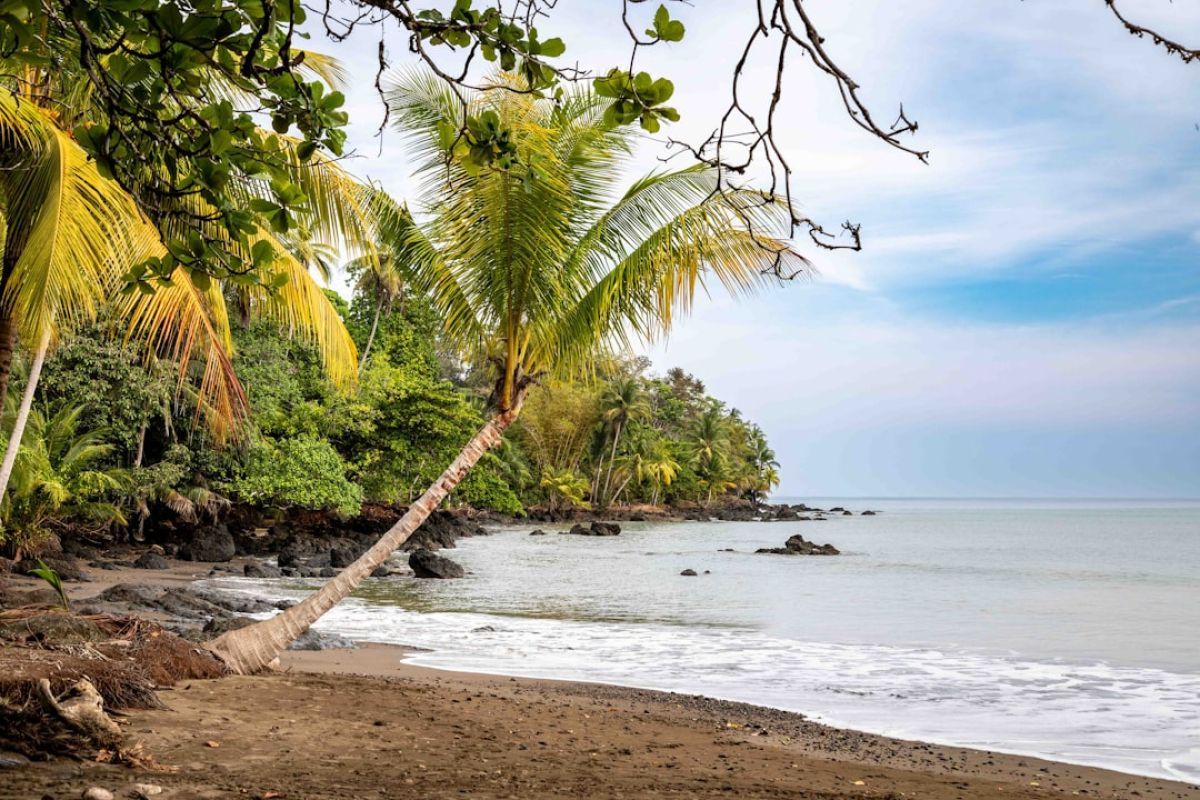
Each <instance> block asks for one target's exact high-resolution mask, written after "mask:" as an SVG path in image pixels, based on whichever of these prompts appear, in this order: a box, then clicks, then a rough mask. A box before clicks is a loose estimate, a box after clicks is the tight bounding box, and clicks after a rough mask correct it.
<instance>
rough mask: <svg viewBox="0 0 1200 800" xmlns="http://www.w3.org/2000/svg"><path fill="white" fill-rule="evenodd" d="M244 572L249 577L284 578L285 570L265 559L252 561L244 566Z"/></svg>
mask: <svg viewBox="0 0 1200 800" xmlns="http://www.w3.org/2000/svg"><path fill="white" fill-rule="evenodd" d="M242 574H243V575H245V576H246V577H247V578H282V577H283V572H282V571H281V570H280V569H279V567H275V566H272V565H270V564H268V563H266V562H265V561H252V562H251V563H249V564H247V565H246V566H244V567H242Z"/></svg>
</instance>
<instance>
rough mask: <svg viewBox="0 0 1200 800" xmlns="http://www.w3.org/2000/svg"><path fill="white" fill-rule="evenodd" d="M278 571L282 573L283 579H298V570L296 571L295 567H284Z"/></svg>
mask: <svg viewBox="0 0 1200 800" xmlns="http://www.w3.org/2000/svg"><path fill="white" fill-rule="evenodd" d="M279 571H280V572H282V573H283V577H285V578H299V577H300V570H298V569H296V568H295V567H284V568H283V569H281V570H279Z"/></svg>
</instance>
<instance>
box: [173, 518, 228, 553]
mask: <svg viewBox="0 0 1200 800" xmlns="http://www.w3.org/2000/svg"><path fill="white" fill-rule="evenodd" d="M236 552H237V546H236V545H235V543H234V541H233V535H232V534H230V533H229V528H227V527H226V526H224V525H206V526H204V527H202V528H197V529H196V530H195V531H194V532H193V533H192V539H191V541H190V542H188V543H187V544H185V545H183V546H182V547H180V548H179V557H180V558H181V559H183V560H184V561H212V562H223V561H229V560H230V559H232V558H233V556H234V554H235V553H236Z"/></svg>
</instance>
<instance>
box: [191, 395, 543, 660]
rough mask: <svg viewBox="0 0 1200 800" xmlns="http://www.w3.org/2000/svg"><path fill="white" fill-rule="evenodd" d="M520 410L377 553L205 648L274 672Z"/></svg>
mask: <svg viewBox="0 0 1200 800" xmlns="http://www.w3.org/2000/svg"><path fill="white" fill-rule="evenodd" d="M520 409H521V403H520V400H518V401H517V402H516V403H514V404H513V407H512V408H510V409H509V410H508V411H505V412H502V413H499V414H496V415H495V416H494V417H492V418H491V419H490V420H488V422H487V424H486V425H484V426H483V428H481V429H480V431H479V433H477V434H475V438H473V439H471V441H470V442H468V443H467V445H466V447H464V448H463V449H462V452H461V453H459V454H458V458H456V459H454V462H453V463H451V464H450V466H449V467H448V468H447V469H446V471H445V472H443V473H442V475H441V477H439V478H438V479H437V480H436V481H434V483H433V485H432V486H430V487H429V488H428V489H427V490H426V491H425V494H423V495H421V497H420V498H419V499H417V500H416V501H415V502H414V503H413V504H412V505H411V506H409V508H408V511H407V512H405V514H404V516H403V517H401V518H400V519H399V521H397V522H396V524H395V525H393V526H392V527H391V529H390V530H389V531H388V532H387V533H385V534H384V535H383V537H382V538H381V539H380V540H379V541H378V542H376V543H375V544H374V545H372V546H371V549H369V550H367V552H365V553H363V554H362V555H361V556H360V557H359V558H358V560H356V561H355V562H354V563H353V564H351V565H350V566H348V567H346V568H345V569H344V570H342V571H341V572H340V573H338V575H337V577H335V578H333V579H332V580H330V581H329V582H328V583H327V584H325V585H324V586H323V587H321V589H319V590H318V591H316V592H314V593H313V594H310V595H309V596H308V597H306V598H305V599H304V600H303V601H301V602H300V603H298V604H296V605H294V606H292V607H291V608H289V609H287V610H286V611H284V612H282V613H280V614H278V615H276V616H274V617H272V618H271V619H268V620H264V621H262V622H259V623H256V624H254V625H249V626H247V627H245V628H239V629H238V630H235V631H229V632H228V633H225V634H223V635H221V636H219V637H217V638H216V639H213V640H212V641H211V642H207V643H206V644H205V647H207V648H208V649H209V650H211V651H212V652H214V653H216V654H217V655H218V656H219V657H220V658H221V660H222V661H224V662H225V665H226V666H227V667H229V669H230V670H232V671H233V672H236V673H238V674H242V675H245V674H248V673H253V672H259V671H261V670H263V669H266V668H267V667H269V666H270V665H271V662H273V661H274V660H275V659H276V658H278V657H279V654H280V653H282V652H283V651H284V650H285V649H286V648H287V646H288V645H289V644H291V643H292V642H293V641H294V640H295V639H296V637H298V636H300V635H301V634H303V633H304V632H305V631H307V630H308V629H309V627H310V626H311V625H312V624H313V623H314V622H316V621H317V620H318V619H320V618H321V617H322V616H323V615H324V614H325V612H326V611H328V610H329V609H331V608H333V607H334V606H335V605H337V604H338V603H340V602H341V601H342V600H344V599H345V598H346V597H348V596H349V595H350V593H351V592H353V591H354V590H355V589H356V588H358V586H359V584H361V583H362V582H363V580H365V579H366V577H367V576H368V575H370V574H371V572H372V571H373V570H374V569H375V568H376V567H378V566H379V565H380V564H382V563H383V562H384V561H386V560H387V559H388V557H389V556H390V555H391V554H392V553H393V552H395V550H396V548H398V547H399V546H400V545H402V544H404V542H405V541H406V540H407V539H408V538H409V537H410V536H412V535H413V533H415V532H416V530H417V528H418V527H420V525H421V523H422V522H424V521H425V519H426V518H427V517H428V516H429V515H430V514H432V513H433V511H434V509H436V508H437V506H438V504H439V503H440V502H441V501H442V499H443V498H445V497H446V495H448V494H449V493H450V492H451V491H452V490H453V489H454V487H455V486H457V485H458V484H459V482H460V481H462V479H463V478H464V477H466V475H467V473H468V472H469V471H470V470H471V467H473V466H475V464H476V462H478V461H479V459H480V458H482V457H483V454H484V453H486V452H487V451H488V450H490V449H491V448H493V447H495V446H496V445H498V444H499V443H500V437H501V436H502V435H503V434H504V431H505V429H506V428H508V426H509V425H511V424H512V423H513V421H514V420H515V419H516V418H517V415H518V414H519V413H520Z"/></svg>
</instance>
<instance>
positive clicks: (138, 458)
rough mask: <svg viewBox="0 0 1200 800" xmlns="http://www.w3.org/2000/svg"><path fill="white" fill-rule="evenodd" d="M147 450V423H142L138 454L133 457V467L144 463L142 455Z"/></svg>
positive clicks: (139, 432) (135, 467)
mask: <svg viewBox="0 0 1200 800" xmlns="http://www.w3.org/2000/svg"><path fill="white" fill-rule="evenodd" d="M145 452H146V423H144V422H143V423H142V427H141V429H139V430H138V446H137V455H135V456H134V457H133V468H134V469H137V468H138V467H140V466H141V465H142V456H143V455H145Z"/></svg>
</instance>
